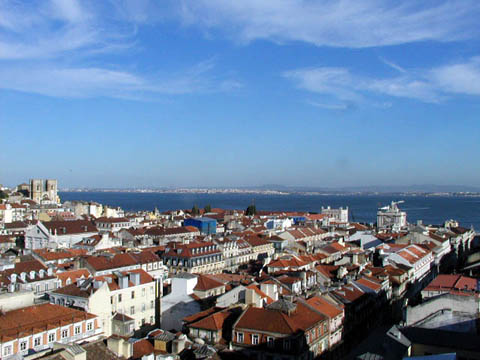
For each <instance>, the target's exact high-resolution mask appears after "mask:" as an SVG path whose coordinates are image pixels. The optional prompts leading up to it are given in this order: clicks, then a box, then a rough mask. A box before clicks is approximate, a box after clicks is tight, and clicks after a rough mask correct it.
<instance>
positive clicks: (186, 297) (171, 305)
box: [161, 273, 201, 331]
mask: <svg viewBox="0 0 480 360" xmlns="http://www.w3.org/2000/svg"><path fill="white" fill-rule="evenodd" d="M197 282H198V278H197V276H195V275H193V274H189V273H179V274H177V275H175V277H173V278H172V292H171V293H170V294H168V295H165V296H164V297H163V298H162V318H161V328H162V329H165V330H171V329H175V330H177V331H180V330H181V329H182V325H183V324H182V319H183V318H184V317H187V316H190V315H193V314H196V313H198V312H200V311H201V308H200V304H199V303H198V302H197V301H195V299H194V298H193V297H192V295H193V294H194V288H195V286H196V285H197Z"/></svg>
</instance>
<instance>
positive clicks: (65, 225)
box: [42, 220, 98, 235]
mask: <svg viewBox="0 0 480 360" xmlns="http://www.w3.org/2000/svg"><path fill="white" fill-rule="evenodd" d="M42 224H43V225H44V226H45V227H46V228H47V229H48V230H50V231H51V232H52V234H53V233H55V232H56V233H57V235H71V234H80V233H92V232H98V229H97V227H96V226H95V225H94V224H93V223H92V222H91V221H88V220H71V221H48V222H47V221H45V222H42Z"/></svg>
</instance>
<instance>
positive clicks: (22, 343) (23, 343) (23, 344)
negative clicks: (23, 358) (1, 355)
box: [20, 341, 27, 351]
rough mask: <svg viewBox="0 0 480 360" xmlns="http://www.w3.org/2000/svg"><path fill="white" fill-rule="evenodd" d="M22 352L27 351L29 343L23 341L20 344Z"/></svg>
mask: <svg viewBox="0 0 480 360" xmlns="http://www.w3.org/2000/svg"><path fill="white" fill-rule="evenodd" d="M20 350H21V351H24V350H27V342H26V341H22V342H21V343H20Z"/></svg>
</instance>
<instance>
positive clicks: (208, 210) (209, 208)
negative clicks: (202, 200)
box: [203, 204, 212, 213]
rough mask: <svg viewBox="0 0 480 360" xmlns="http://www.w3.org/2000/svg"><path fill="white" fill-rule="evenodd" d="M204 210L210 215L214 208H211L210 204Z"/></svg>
mask: <svg viewBox="0 0 480 360" xmlns="http://www.w3.org/2000/svg"><path fill="white" fill-rule="evenodd" d="M203 210H204V211H205V212H206V213H209V212H210V211H212V207H211V206H210V204H208V205H205V207H204V208H203Z"/></svg>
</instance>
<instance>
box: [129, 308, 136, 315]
mask: <svg viewBox="0 0 480 360" xmlns="http://www.w3.org/2000/svg"><path fill="white" fill-rule="evenodd" d="M130 314H131V315H133V314H135V306H130Z"/></svg>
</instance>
